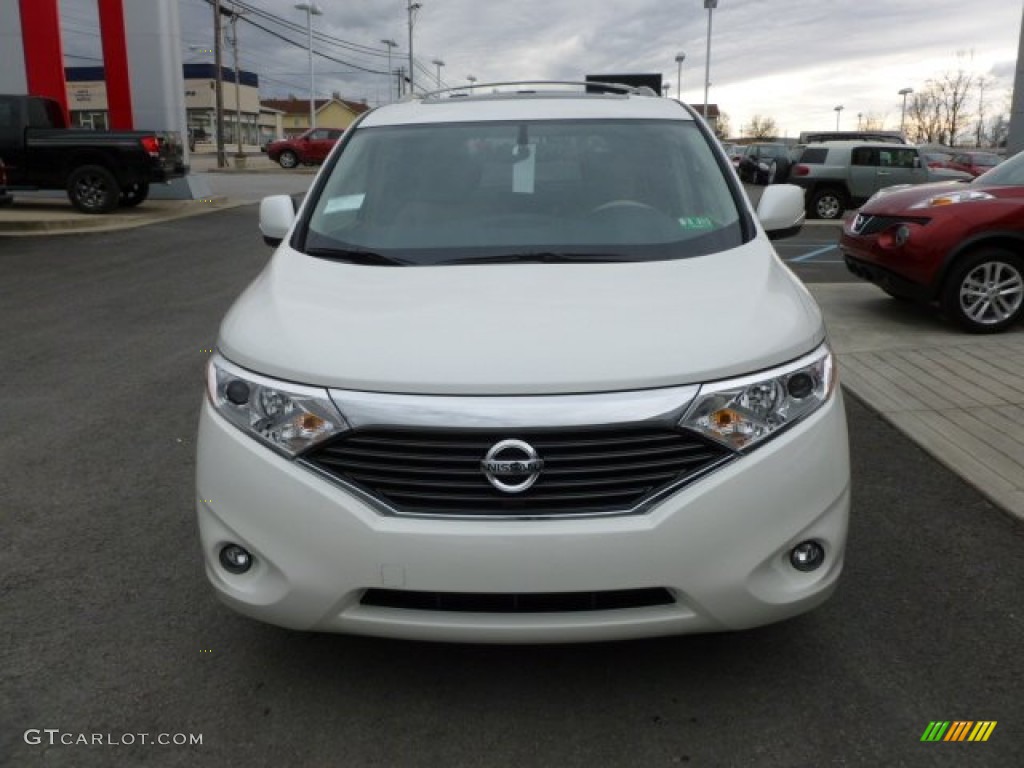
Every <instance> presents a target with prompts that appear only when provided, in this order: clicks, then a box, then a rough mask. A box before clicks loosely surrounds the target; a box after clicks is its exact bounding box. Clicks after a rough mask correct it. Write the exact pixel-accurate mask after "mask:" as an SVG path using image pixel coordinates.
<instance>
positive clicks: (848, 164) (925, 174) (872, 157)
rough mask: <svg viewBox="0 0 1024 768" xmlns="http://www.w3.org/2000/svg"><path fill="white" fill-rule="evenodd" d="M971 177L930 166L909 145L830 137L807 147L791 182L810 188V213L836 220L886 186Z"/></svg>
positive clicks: (792, 173)
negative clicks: (836, 139)
mask: <svg viewBox="0 0 1024 768" xmlns="http://www.w3.org/2000/svg"><path fill="white" fill-rule="evenodd" d="M970 178H971V177H970V175H968V174H966V173H962V172H960V171H954V170H949V169H944V168H929V167H927V163H926V162H925V158H924V157H923V155H922V153H921V150H920V149H919V148H918V147H915V146H912V145H909V144H900V143H886V142H876V141H826V142H822V143H820V144H808V145H807V146H806V147H805V148H804V151H803V152H802V153H801V155H800V160H799V162H797V163H796V165H794V166H793V168H792V170H791V172H790V176H789V181H790V182H791V183H793V184H796V185H798V186H801V187H803V188H804V189H805V190H807V215H808V216H810V217H811V218H818V219H838V218H840V217H841V216H842V215H843V212H844V211H846V210H847V209H848V208H851V207H856V206H858V205H860V204H861V203H863V202H864V201H866V200H867V199H868V198H869V197H871V196H872V195H873V194H875V192H877V191H878V190H880V189H883V188H885V187H890V186H893V185H898V184H926V183H928V182H934V181H956V180H963V181H968V180H970Z"/></svg>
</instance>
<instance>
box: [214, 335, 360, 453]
mask: <svg viewBox="0 0 1024 768" xmlns="http://www.w3.org/2000/svg"><path fill="white" fill-rule="evenodd" d="M206 390H207V392H206V394H207V396H208V397H209V398H210V403H211V404H212V405H213V407H214V408H215V409H216V410H217V412H218V413H220V415H221V416H223V417H224V418H225V419H227V420H228V421H230V422H231V423H232V424H234V425H235V426H236V427H238V428H239V429H241V430H242V431H243V432H245V433H247V434H249V435H250V436H251V437H254V438H256V439H257V440H259V441H261V442H263V443H265V444H266V445H268V446H269V447H271V448H273V449H274V450H276V451H278V452H279V453H282V454H284V455H285V456H287V457H289V458H292V457H294V456H296V455H297V454H299V453H301V452H302V451H304V450H306V449H307V448H309V447H310V446H312V445H315V444H317V443H319V442H322V441H323V440H326V439H327V438H328V437H331V436H332V435H336V434H338V433H339V432H344V431H345V430H347V429H348V428H349V427H348V424H347V423H346V422H345V419H344V418H342V416H341V414H340V413H339V412H338V409H337V408H335V407H334V404H333V403H332V402H331V399H330V397H328V395H327V390H325V389H318V388H316V387H304V386H302V385H301V384H292V383H290V382H285V381H276V380H274V379H270V378H267V377H266V376H259V375H257V374H255V373H252V372H251V371H247V370H245V369H244V368H239V367H238V366H237V365H234V364H233V363H230V362H228V361H227V360H225V359H224V358H223V357H221V356H220V355H219V354H215V355H213V357H211V358H210V362H209V364H208V366H207V369H206Z"/></svg>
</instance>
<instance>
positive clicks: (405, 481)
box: [301, 424, 737, 520]
mask: <svg viewBox="0 0 1024 768" xmlns="http://www.w3.org/2000/svg"><path fill="white" fill-rule="evenodd" d="M508 434H514V435H515V436H516V437H517V438H522V439H524V440H527V441H529V442H530V444H531V445H534V446H535V447H536V448H537V450H538V452H539V453H540V455H542V456H543V457H544V461H545V468H544V470H543V472H542V473H541V476H540V479H539V480H538V481H537V483H536V484H535V485H533V486H532V487H531V488H530V489H529V490H528V491H525V492H523V493H522V494H521V495H520V496H515V497H512V496H508V495H506V494H502V493H501V492H499V491H497V490H496V489H494V488H493V487H492V486H491V485H490V484H489V483H488V482H487V480H486V479H485V478H484V475H483V472H482V471H481V470H480V469H479V468H478V467H479V462H480V457H481V456H482V455H483V454H484V453H485V452H486V450H487V448H488V446H489V445H491V444H493V443H494V442H496V441H498V440H499V439H501V438H503V437H505V436H506V435H508ZM581 436H582V439H581ZM431 438H433V439H431ZM588 438H591V439H588ZM406 441H409V442H410V443H416V444H418V445H426V447H424V448H422V449H419V450H417V449H408V448H407V446H406ZM598 441H599V444H600V445H601V446H602V447H603V448H605V450H603V451H602V450H597V448H598V445H597V444H595V443H597V442H598ZM387 442H390V443H391V444H392V446H393V448H394V450H393V451H390V452H389V451H386V450H379V448H380V447H382V445H383V444H384V443H387ZM431 443H436V444H437V445H439V446H442V449H441V450H432V449H431V447H430V444H431ZM623 446H625V448H623ZM368 448H369V454H370V455H366V454H364V451H366V450H367V449H368ZM736 456H737V454H735V453H733V452H731V451H729V450H728V449H726V448H725V447H723V446H721V445H718V444H715V443H713V442H712V441H710V440H707V439H706V438H703V437H701V436H699V435H696V434H694V433H690V432H688V431H686V430H680V429H677V428H676V427H675V426H674V425H672V426H669V425H665V424H641V425H637V424H629V425H616V426H614V427H610V428H609V427H602V428H590V429H586V428H583V429H577V430H571V431H570V430H565V429H556V430H550V429H545V430H537V429H534V430H517V431H514V432H511V433H507V432H505V431H503V430H458V431H454V430H430V431H429V432H427V431H424V430H422V429H420V430H407V429H406V430H402V429H394V428H392V429H379V428H378V429H369V430H355V431H353V432H348V433H345V434H342V435H339V436H338V437H336V438H334V439H333V440H329V441H327V442H326V443H324V444H323V445H320V446H317V447H316V448H314V449H313V450H311V451H310V452H309V453H308V454H306V455H305V456H304V457H303V458H302V459H301V463H302V464H303V465H304V466H306V467H307V468H309V469H310V470H312V471H314V472H316V473H317V474H319V475H320V476H321V477H324V478H327V479H329V480H330V481H331V482H332V483H334V484H336V485H339V486H341V487H344V488H345V489H346V490H348V491H350V492H351V493H353V494H355V495H356V496H358V497H359V498H360V499H361V500H363V501H364V502H366V503H368V504H370V505H371V506H372V507H373V508H374V509H375V510H377V511H378V512H381V513H383V514H387V515H393V516H401V517H431V518H437V517H442V518H455V519H473V520H481V519H520V520H521V519H552V518H554V519H564V518H570V517H598V516H612V515H628V514H638V513H641V512H644V511H646V510H647V509H649V508H650V506H651V505H653V504H655V503H657V502H658V501H660V500H662V499H663V498H665V497H666V496H667V495H669V494H671V493H674V492H675V491H677V490H678V489H680V488H681V487H683V486H684V485H687V484H689V483H691V482H694V481H695V480H697V479H698V478H700V477H703V476H704V475H706V474H707V473H708V472H710V471H712V470H714V469H716V468H717V467H719V466H722V465H723V464H725V463H727V462H729V461H731V460H733V459H735V458H736Z"/></svg>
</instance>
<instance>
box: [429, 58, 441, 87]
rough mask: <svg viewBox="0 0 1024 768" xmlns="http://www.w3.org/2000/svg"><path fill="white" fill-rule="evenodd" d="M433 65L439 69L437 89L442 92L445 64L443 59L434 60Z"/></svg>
mask: <svg viewBox="0 0 1024 768" xmlns="http://www.w3.org/2000/svg"><path fill="white" fill-rule="evenodd" d="M431 64H433V65H435V66H436V67H437V89H438V90H441V67H443V66H444V62H443V61H441V59H434V60H433V61H432V62H431Z"/></svg>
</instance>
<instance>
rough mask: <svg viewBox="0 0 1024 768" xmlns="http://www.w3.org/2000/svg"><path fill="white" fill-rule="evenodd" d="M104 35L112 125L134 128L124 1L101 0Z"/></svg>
mask: <svg viewBox="0 0 1024 768" xmlns="http://www.w3.org/2000/svg"><path fill="white" fill-rule="evenodd" d="M99 10H100V35H101V36H102V37H103V79H104V80H106V82H107V109H108V111H109V115H108V118H109V120H110V128H111V129H112V130H115V131H130V130H132V129H133V128H134V127H135V121H134V118H133V115H132V87H131V80H130V78H129V76H128V37H127V35H126V33H125V24H124V4H123V0H99Z"/></svg>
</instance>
